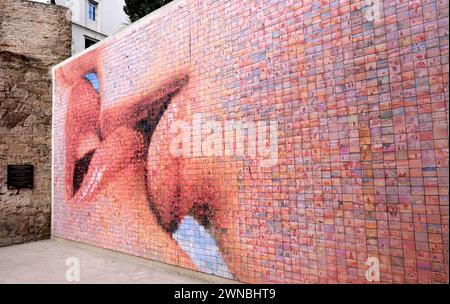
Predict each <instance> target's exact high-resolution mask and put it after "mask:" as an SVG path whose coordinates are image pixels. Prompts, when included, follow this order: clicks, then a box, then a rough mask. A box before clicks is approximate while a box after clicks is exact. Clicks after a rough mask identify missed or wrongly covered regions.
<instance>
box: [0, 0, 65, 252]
mask: <svg viewBox="0 0 450 304" xmlns="http://www.w3.org/2000/svg"><path fill="white" fill-rule="evenodd" d="M70 44H71V23H70V13H69V11H68V10H67V9H66V8H64V7H59V6H54V5H47V4H42V3H36V2H28V1H22V0H2V1H0V246H5V245H11V244H17V243H23V242H28V241H33V240H39V239H45V238H48V237H49V236H50V216H51V200H50V188H51V182H50V179H51V113H52V99H51V91H52V89H51V73H50V68H51V66H52V65H54V64H56V63H58V62H60V61H62V60H64V59H65V58H67V57H69V56H70ZM8 164H32V165H34V188H33V189H20V190H8V189H7V185H6V182H7V180H6V172H7V165H8Z"/></svg>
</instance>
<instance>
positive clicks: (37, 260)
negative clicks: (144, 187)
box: [0, 239, 235, 284]
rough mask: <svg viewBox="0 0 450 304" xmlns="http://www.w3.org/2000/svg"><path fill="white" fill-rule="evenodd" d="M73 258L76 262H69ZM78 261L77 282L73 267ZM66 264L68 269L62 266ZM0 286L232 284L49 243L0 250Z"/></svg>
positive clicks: (81, 247) (99, 251)
mask: <svg viewBox="0 0 450 304" xmlns="http://www.w3.org/2000/svg"><path fill="white" fill-rule="evenodd" d="M70 257H75V258H76V259H75V260H74V259H69V260H68V258H70ZM77 261H79V266H80V267H79V269H80V271H79V278H80V280H79V282H76V281H74V282H69V281H68V280H67V279H66V277H67V276H66V273H68V275H69V276H68V277H69V279H73V278H76V270H75V272H74V271H73V270H74V269H75V268H70V267H72V266H75V264H76V263H77ZM66 263H68V265H66ZM0 283H57V284H65V283H168V284H172V283H181V284H205V283H235V282H234V281H231V280H227V279H222V278H219V277H216V276H211V275H206V274H203V273H199V272H196V271H191V270H186V269H182V268H179V267H175V266H170V265H166V264H162V263H158V262H153V261H150V260H147V259H143V258H138V257H133V256H129V255H126V254H121V253H117V252H113V251H110V250H106V249H101V248H98V247H93V246H89V245H84V244H81V243H77V242H72V241H67V240H62V239H52V240H45V241H38V242H32V243H27V244H21V245H14V246H8V247H1V248H0Z"/></svg>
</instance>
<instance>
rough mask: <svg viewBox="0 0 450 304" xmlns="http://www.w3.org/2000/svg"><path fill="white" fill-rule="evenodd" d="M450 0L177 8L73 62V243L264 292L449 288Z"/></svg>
mask: <svg viewBox="0 0 450 304" xmlns="http://www.w3.org/2000/svg"><path fill="white" fill-rule="evenodd" d="M448 11H449V10H448V1H447V0H438V1H432V0H430V1H428V0H422V1H418V0H413V1H401V0H397V1H387V0H384V1H383V0H371V1H345V0H344V1H329V0H322V1H312V0H311V1H310V0H303V1H300V0H298V1H297V0H295V1H294V0H285V1H281V0H272V1H269V0H260V1H256V0H246V1H237V0H216V1H212V0H202V1H196V0H187V1H181V0H178V1H174V2H172V3H171V4H169V5H168V6H167V7H165V8H163V9H162V10H158V11H156V12H154V13H153V14H151V15H149V16H147V17H145V18H143V19H141V20H140V21H138V22H137V23H135V24H133V25H131V26H129V27H127V28H126V29H125V30H124V31H122V32H120V33H118V34H117V35H115V36H113V37H111V38H109V39H108V40H106V41H104V42H102V43H100V44H99V45H97V46H95V47H93V48H92V49H90V50H88V51H87V52H86V53H83V54H82V55H80V56H77V57H75V58H72V59H69V60H68V61H65V62H63V63H62V64H60V65H58V66H56V67H55V68H54V70H53V74H54V116H53V234H54V235H55V236H58V237H62V238H67V239H71V240H76V241H80V242H83V243H87V244H92V245H96V246H100V247H104V248H108V249H112V250H115V251H120V252H124V253H128V254H131V255H135V256H141V257H145V258H149V259H152V260H156V261H161V262H164V263H169V264H173V265H177V266H180V267H185V268H189V269H194V270H197V271H201V272H206V273H210V274H215V275H218V276H223V277H227V278H232V279H235V280H239V281H242V282H249V283H377V282H381V283H446V282H447V283H448V281H449V279H448V267H449V265H448V259H449V252H448V242H449V231H448V221H449V209H448V208H449V202H448V186H449V185H448V184H449V171H448V167H449V166H448V156H449V150H448V144H449V141H448V121H449V120H448V117H449V116H448V113H449V112H448V111H449V109H448V106H449V90H448V77H449V62H448V46H449V43H448V42H449V40H448V37H449V36H448V34H449V33H448V29H449V27H448V25H449V21H448Z"/></svg>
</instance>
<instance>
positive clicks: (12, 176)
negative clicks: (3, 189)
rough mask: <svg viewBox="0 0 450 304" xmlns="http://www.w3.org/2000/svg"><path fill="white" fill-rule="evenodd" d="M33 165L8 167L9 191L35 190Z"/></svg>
mask: <svg viewBox="0 0 450 304" xmlns="http://www.w3.org/2000/svg"><path fill="white" fill-rule="evenodd" d="M33 169H34V168H33V165H8V174H7V184H8V189H21V188H29V189H31V188H33Z"/></svg>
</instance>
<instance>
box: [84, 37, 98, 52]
mask: <svg viewBox="0 0 450 304" xmlns="http://www.w3.org/2000/svg"><path fill="white" fill-rule="evenodd" d="M97 42H98V40H97V39H94V38H91V37H87V36H84V48H85V49H87V48H88V47H90V46H91V45H94V44H96V43H97Z"/></svg>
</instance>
